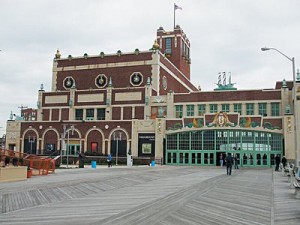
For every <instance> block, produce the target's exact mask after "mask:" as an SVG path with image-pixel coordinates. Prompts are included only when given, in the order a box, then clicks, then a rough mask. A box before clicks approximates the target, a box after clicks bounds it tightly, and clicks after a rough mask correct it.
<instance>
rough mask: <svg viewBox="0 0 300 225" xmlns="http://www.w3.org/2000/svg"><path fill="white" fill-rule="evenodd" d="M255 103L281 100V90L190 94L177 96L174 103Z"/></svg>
mask: <svg viewBox="0 0 300 225" xmlns="http://www.w3.org/2000/svg"><path fill="white" fill-rule="evenodd" d="M247 100H248V101H253V100H281V92H280V90H272V91H263V90H245V91H243V90H241V91H214V92H197V93H190V94H175V95H174V102H175V103H176V102H215V101H225V102H228V101H247Z"/></svg>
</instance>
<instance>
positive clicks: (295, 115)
mask: <svg viewBox="0 0 300 225" xmlns="http://www.w3.org/2000/svg"><path fill="white" fill-rule="evenodd" d="M261 50H262V51H268V50H274V51H276V52H278V53H279V54H280V55H282V56H284V57H285V58H287V59H288V60H290V61H291V62H292V66H293V86H294V87H293V95H294V120H295V122H294V129H295V131H294V132H295V148H296V150H295V154H296V165H298V166H299V163H300V160H299V157H300V153H299V154H298V114H297V111H298V110H297V96H296V71H295V58H294V57H293V58H290V57H288V56H287V55H285V54H284V53H282V52H281V51H279V50H278V49H276V48H267V47H264V48H261Z"/></svg>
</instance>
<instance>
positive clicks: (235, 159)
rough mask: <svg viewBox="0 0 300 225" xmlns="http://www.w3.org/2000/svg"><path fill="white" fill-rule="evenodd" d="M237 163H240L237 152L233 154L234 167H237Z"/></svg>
mask: <svg viewBox="0 0 300 225" xmlns="http://www.w3.org/2000/svg"><path fill="white" fill-rule="evenodd" d="M239 163H240V159H239V157H238V154H235V156H234V169H239Z"/></svg>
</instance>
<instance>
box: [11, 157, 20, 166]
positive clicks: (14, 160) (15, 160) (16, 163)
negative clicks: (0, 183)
mask: <svg viewBox="0 0 300 225" xmlns="http://www.w3.org/2000/svg"><path fill="white" fill-rule="evenodd" d="M18 161H19V160H18V158H17V157H13V160H12V164H13V165H14V166H18Z"/></svg>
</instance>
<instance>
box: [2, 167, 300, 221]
mask: <svg viewBox="0 0 300 225" xmlns="http://www.w3.org/2000/svg"><path fill="white" fill-rule="evenodd" d="M293 193H294V189H292V188H290V187H289V183H288V182H287V177H284V176H283V175H282V174H281V173H278V172H274V171H272V170H271V169H240V170H234V171H233V175H232V176H227V175H225V169H224V168H217V167H182V166H180V167H175V166H156V167H149V166H146V167H130V168H128V167H113V168H106V167H97V169H90V168H85V169H68V170H57V172H56V174H52V175H48V176H43V177H33V178H32V179H28V180H27V181H23V182H11V183H0V224H1V225H2V224H5V225H6V224H73V225H74V224H113V225H114V224H128V225H135V224H136V225H137V224H156V225H167V224H169V225H177V224H178V225H184V224H230V225H231V224H256V225H257V224H295V225H296V224H300V199H295V197H294V194H293Z"/></svg>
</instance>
